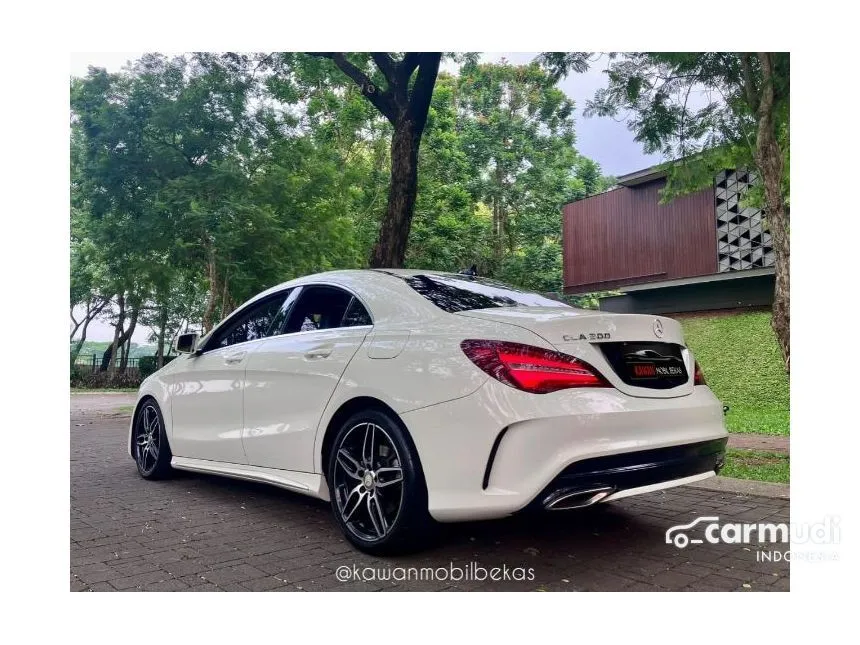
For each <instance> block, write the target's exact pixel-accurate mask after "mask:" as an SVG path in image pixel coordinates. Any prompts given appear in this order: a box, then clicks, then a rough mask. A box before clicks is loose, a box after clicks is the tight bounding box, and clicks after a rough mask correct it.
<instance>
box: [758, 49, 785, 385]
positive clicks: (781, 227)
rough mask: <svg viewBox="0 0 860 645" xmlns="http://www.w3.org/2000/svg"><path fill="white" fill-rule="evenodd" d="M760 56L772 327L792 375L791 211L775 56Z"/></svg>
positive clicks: (761, 160) (760, 148)
mask: <svg viewBox="0 0 860 645" xmlns="http://www.w3.org/2000/svg"><path fill="white" fill-rule="evenodd" d="M758 56H759V61H760V62H761V67H762V88H761V98H760V100H759V105H758V119H759V123H758V136H757V138H756V148H755V159H756V165H757V166H758V169H759V172H761V178H762V183H763V184H764V194H765V203H766V211H767V212H766V215H767V223H768V228H769V229H770V234H771V240H772V243H773V252H774V257H775V262H774V264H775V269H774V273H775V278H776V284H775V286H774V293H773V318H772V320H771V325H772V327H773V331H774V333H775V334H776V338H777V341H778V342H779V347H780V349H781V350H782V356H783V359H784V360H785V370H786V372H788V371H790V364H791V363H790V359H791V342H790V333H791V329H790V327H791V325H790V322H791V321H790V276H789V268H790V264H791V252H790V241H789V228H788V212H787V209H786V207H785V199H784V198H783V194H782V173H783V161H782V151H781V150H780V148H779V142H778V141H777V138H776V124H775V122H774V118H773V117H774V115H773V107H774V89H773V56H772V54H769V53H760V54H759V55H758Z"/></svg>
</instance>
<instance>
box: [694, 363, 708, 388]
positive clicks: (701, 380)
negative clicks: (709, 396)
mask: <svg viewBox="0 0 860 645" xmlns="http://www.w3.org/2000/svg"><path fill="white" fill-rule="evenodd" d="M693 385H707V382H706V381H705V373H704V372H703V371H702V366H701V365H699V361H696V367H695V371H694V372H693Z"/></svg>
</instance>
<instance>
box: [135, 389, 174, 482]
mask: <svg viewBox="0 0 860 645" xmlns="http://www.w3.org/2000/svg"><path fill="white" fill-rule="evenodd" d="M156 424H157V427H155V425H156ZM131 441H132V444H131V448H132V455H133V456H134V463H135V464H136V465H137V472H138V473H140V476H141V477H143V478H144V479H164V478H165V477H169V476H170V475H171V474H172V473H173V469H172V468H171V467H170V460H171V459H172V458H173V454H172V453H171V452H170V444H169V443H168V442H167V434H166V432H165V430H164V417H163V416H162V414H161V409H160V408H159V407H158V403H156V402H155V399H151V398H150V399H146V400H145V401H144V402H143V403H142V404H141V406H140V408H139V409H138V411H137V414H136V415H135V419H134V432H133V433H132V437H131Z"/></svg>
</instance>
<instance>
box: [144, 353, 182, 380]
mask: <svg viewBox="0 0 860 645" xmlns="http://www.w3.org/2000/svg"><path fill="white" fill-rule="evenodd" d="M174 358H176V356H165V357H164V364H165V365H167V364H168V363H169V362H170V361H172V360H173V359H174ZM157 365H158V362H157V361H156V358H155V356H141V357H140V358H139V359H138V362H137V367H138V369H139V370H140V380H141V381H142V380H143V379H145V378H146V377H147V376H149V375H150V374H154V373H155V372H156V371H158V368H157V367H156V366H157Z"/></svg>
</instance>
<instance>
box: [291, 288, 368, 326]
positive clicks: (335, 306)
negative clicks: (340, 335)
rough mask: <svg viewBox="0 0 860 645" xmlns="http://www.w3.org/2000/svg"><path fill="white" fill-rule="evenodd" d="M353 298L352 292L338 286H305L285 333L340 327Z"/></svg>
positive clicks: (294, 306) (292, 311) (293, 309)
mask: <svg viewBox="0 0 860 645" xmlns="http://www.w3.org/2000/svg"><path fill="white" fill-rule="evenodd" d="M352 299H353V298H352V294H351V293H347V292H346V291H344V290H343V289H338V288H336V287H325V286H311V287H305V288H304V289H302V292H301V294H300V295H299V299H298V301H297V302H296V304H295V305H293V308H292V310H291V311H290V315H289V319H288V320H287V327H286V329H285V330H284V333H287V334H292V333H295V332H299V331H316V330H318V329H333V328H335V327H340V326H341V321H343V318H344V314H346V310H347V307H349V305H350V302H351V301H352Z"/></svg>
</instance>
